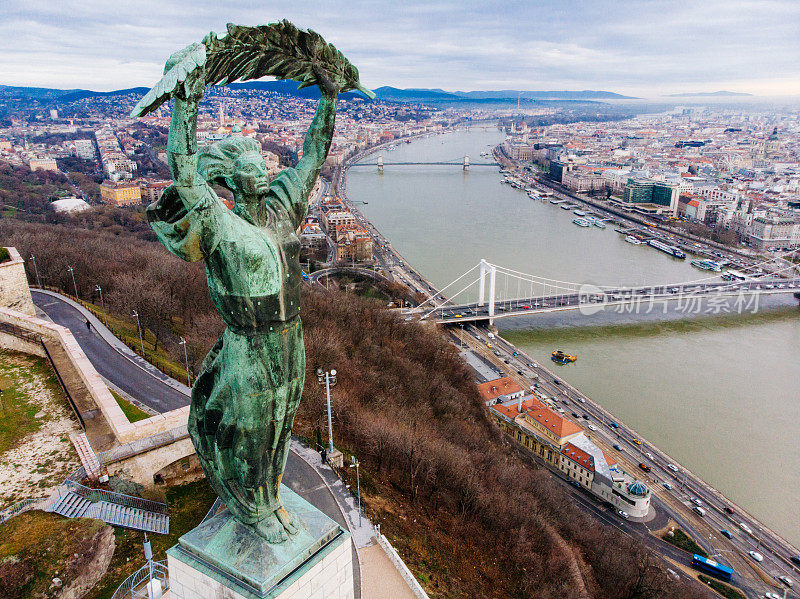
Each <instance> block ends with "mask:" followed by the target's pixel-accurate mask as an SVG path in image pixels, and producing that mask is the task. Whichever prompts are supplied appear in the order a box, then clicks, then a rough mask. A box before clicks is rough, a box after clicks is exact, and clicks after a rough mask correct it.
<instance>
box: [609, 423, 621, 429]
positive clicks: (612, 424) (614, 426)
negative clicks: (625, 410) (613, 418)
mask: <svg viewBox="0 0 800 599" xmlns="http://www.w3.org/2000/svg"><path fill="white" fill-rule="evenodd" d="M608 426H610V427H611V428H619V424H617V423H616V422H609V423H608Z"/></svg>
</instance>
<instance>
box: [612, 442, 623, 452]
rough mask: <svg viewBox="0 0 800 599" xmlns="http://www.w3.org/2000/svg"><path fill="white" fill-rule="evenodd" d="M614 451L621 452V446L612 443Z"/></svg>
mask: <svg viewBox="0 0 800 599" xmlns="http://www.w3.org/2000/svg"><path fill="white" fill-rule="evenodd" d="M614 449H616V450H617V451H622V446H621V445H620V444H619V443H614Z"/></svg>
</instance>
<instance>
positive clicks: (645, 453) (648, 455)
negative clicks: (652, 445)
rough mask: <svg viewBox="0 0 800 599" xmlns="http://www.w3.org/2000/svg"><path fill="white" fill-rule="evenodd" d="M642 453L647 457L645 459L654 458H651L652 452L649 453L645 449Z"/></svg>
mask: <svg viewBox="0 0 800 599" xmlns="http://www.w3.org/2000/svg"><path fill="white" fill-rule="evenodd" d="M644 455H645V456H646V457H647V459H648V460H653V459H655V458H653V454H652V453H650V452H649V451H645V452H644Z"/></svg>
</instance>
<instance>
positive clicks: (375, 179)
mask: <svg viewBox="0 0 800 599" xmlns="http://www.w3.org/2000/svg"><path fill="white" fill-rule="evenodd" d="M502 139H503V135H502V133H501V132H499V131H498V130H496V129H473V130H470V131H458V132H455V133H450V134H446V135H440V136H434V137H429V138H424V139H420V140H416V141H414V142H412V143H411V144H401V145H400V146H398V147H397V148H396V149H395V150H393V151H385V150H384V151H382V152H381V153H382V154H383V159H384V162H387V163H389V162H403V161H409V162H425V161H440V162H444V161H448V162H449V161H452V160H458V161H461V160H462V159H463V156H464V155H465V154H469V156H470V159H471V161H473V162H489V161H490V160H491V159H490V158H481V157H480V153H481V152H484V151H488V150H490V149H491V147H492V146H494V145H496V144H497V143H499V142H501V141H502ZM368 160H369V161H372V162H374V156H373V157H372V158H371V159H368ZM501 180H502V176H501V175H500V174H499V173H498V169H497V168H496V167H481V166H474V167H473V168H472V169H471V170H470V171H469V172H468V173H464V172H463V171H462V170H461V168H460V167H457V166H391V165H387V166H386V168H385V171H384V173H383V174H378V173H377V171H376V168H375V167H374V166H373V167H368V166H363V167H356V168H352V169H350V171H349V174H348V196H349V198H350V199H351V200H352V201H354V202H366V204H364V205H362V206H359V207H360V208H361V210H362V211H363V212H364V214H365V215H366V216H367V217H368V218H369V219H370V220H371V221H372V222H373V223H374V224H375V226H376V227H378V229H380V230H381V232H382V233H383V234H384V235H385V236H386V237H387V238H388V239H389V240H390V241H391V242H392V244H393V245H394V247H395V248H396V249H397V250H398V251H399V252H400V253H401V254H402V255H403V256H404V257H405V258H406V259H407V260H408V261H409V262H410V263H411V264H413V265H414V266H415V268H417V269H418V270H419V271H420V273H421V274H423V275H424V276H425V277H427V278H428V279H429V280H431V281H432V282H433V283H434V284H435V285H436V286H437V287H438V288H440V289H441V288H442V287H444V286H445V285H447V284H448V283H450V282H451V281H453V280H454V279H455V278H456V277H458V276H459V275H461V274H462V273H463V272H465V271H466V270H468V269H469V268H471V267H472V266H474V265H475V264H477V263H478V261H479V260H480V259H481V258H485V259H487V260H488V261H490V262H493V263H495V264H498V265H502V266H506V267H508V268H512V269H515V270H518V271H521V272H525V273H530V274H534V275H538V276H543V277H548V278H554V279H559V280H564V281H573V282H577V283H587V284H597V285H611V284H615V285H616V284H619V285H643V284H654V283H663V282H680V281H694V280H699V279H705V278H708V277H709V274H708V273H705V272H702V271H698V270H696V269H694V268H693V267H691V266H690V265H689V260H686V261H678V260H675V259H673V258H670V257H669V256H667V255H665V254H662V253H661V252H658V251H656V250H654V249H652V248H649V247H647V246H634V245H631V244H629V243H626V242H625V241H624V240H623V236H622V235H620V234H618V233H616V232H615V231H614V228H613V226H608V227H607V228H606V229H605V230H601V229H598V228H596V227H592V228H580V227H577V226H575V225H574V224H572V222H571V221H572V218H573V215H572V213H571V212H568V211H566V210H562V209H560V208H559V207H558V206H555V205H552V204H550V203H548V202H542V201H533V200H531V199H529V198H528V196H527V195H526V194H525V193H523V192H521V191H519V190H516V189H514V188H512V187H510V186H509V185H504V184H501ZM467 282H468V281H467V279H466V278H465V279H464V284H466V283H467ZM504 285H505V283H504V281H503V279H498V293H501V294H502V293H505V292H506V290H507V289H508V287H505V288H503V286H504ZM462 286H463V285H458V286H453V287H452V288H450V289H449V290H448V291H449V292H451V293H454V292H455V291H456V290H458V289H461V288H462ZM509 286H510V287H511V289H508V292H509V294H512V295H513V294H514V292H515V291H516V290H515V289H513V287H514V283H513V282H512V283H509ZM464 296H466V297H464ZM464 296H462V298H460V299H465V300H466V299H474V298H475V291H472V292H471V293H465V294H464ZM765 306H769V308H768V309H765ZM738 307H739V306H738V305H733V302H732V301H731V303H730V305H728V306H717V307H716V308H714V309H713V310H711V312H712V314H710V315H704V314H700V315H697V314H687V313H686V312H685V311H684V310H685V309H686V308H694V307H693V306H683V307H682V308H681V307H679V308H680V309H678V308H676V307H675V306H673V308H672V309H671V310H670V312H669V314H667V315H666V316H661V315H660V308H658V307H657V308H656V309H652V307H651V313H650V314H649V315H647V316H644V317H643V316H642V315H641V314H638V315H631V314H616V313H614V312H613V311H611V310H609V309H607V310H606V311H605V312H601V313H600V314H598V315H594V316H585V315H581V314H580V313H579V312H577V311H572V312H566V313H562V314H556V315H551V316H548V317H541V316H539V317H526V318H515V319H500V320H497V321H496V324H497V325H498V327H499V328H500V330H501V333H502V334H503V336H504V337H506V338H507V339H508V340H509V341H511V342H512V343H514V344H516V345H518V346H519V347H521V348H522V349H524V350H525V351H526V352H528V353H529V354H530V355H531V356H532V357H534V358H536V359H537V360H540V361H547V360H548V358H549V355H550V352H551V351H552V350H553V349H555V348H562V349H564V350H565V351H568V352H569V353H574V354H577V355H578V356H579V357H578V361H577V362H576V363H574V364H571V365H568V366H564V367H557V366H555V365H553V367H555V368H558V372H559V373H560V374H561V375H562V376H563V378H564V379H565V380H567V381H568V382H569V383H571V384H572V385H574V386H576V387H578V388H579V389H581V390H582V391H583V392H584V393H586V394H588V395H590V396H591V397H593V398H594V399H595V400H596V401H598V402H599V403H600V404H602V405H603V406H604V407H606V408H607V409H608V410H610V411H611V412H612V413H613V414H615V415H616V416H617V417H619V418H620V419H622V420H623V421H625V422H626V423H627V424H628V425H629V426H632V427H633V428H635V429H636V430H638V431H639V432H640V433H641V434H642V435H643V436H644V437H645V438H647V439H648V440H650V441H651V442H653V443H654V444H655V445H657V446H658V447H660V448H662V449H663V450H665V451H667V452H668V453H669V454H671V455H672V456H673V457H674V458H675V459H676V460H678V461H679V462H680V463H682V464H683V465H684V466H686V467H687V468H689V469H691V470H692V471H694V472H695V473H697V474H698V475H700V476H701V477H702V478H704V479H705V480H707V481H708V482H709V483H710V484H712V485H714V486H715V487H716V488H717V489H719V490H720V491H722V492H723V493H725V494H726V495H727V496H729V497H730V498H731V499H733V500H734V501H735V502H737V503H739V504H740V505H741V506H742V507H743V508H745V509H746V510H748V511H750V512H751V513H753V514H754V515H756V516H757V517H759V519H761V520H762V521H764V522H765V523H766V524H767V525H768V526H770V527H772V528H773V529H774V530H776V531H777V532H779V533H780V534H782V535H783V536H785V537H786V538H787V539H788V540H790V541H791V542H792V543H794V544H795V545H796V546H797V545H800V510H799V509H798V506H799V505H800V449H799V448H798V422H800V362H799V361H798V356H800V311H799V310H798V309H797V307H796V302H795V301H794V300H792V299H791V297H790V296H789V297H782V298H781V299H776V298H775V297H773V298H772V299H771V300H767V299H765V298H761V301H760V304H759V305H758V306H755V305H754V304H753V303H750V304H749V305H748V306H747V314H745V315H739V314H735V313H733V312H735V311H736V309H737V308H738ZM706 309H708V307H705V308H703V310H706ZM639 311H640V312H646V311H647V309H646V307H642V308H640V309H639ZM754 311H755V313H753V312H754ZM729 312H730V313H729ZM643 318H644V319H645V320H644V322H641V320H642V319H643ZM655 318H657V319H658V320H653V319H655ZM647 319H650V320H647ZM637 321H638V322H637Z"/></svg>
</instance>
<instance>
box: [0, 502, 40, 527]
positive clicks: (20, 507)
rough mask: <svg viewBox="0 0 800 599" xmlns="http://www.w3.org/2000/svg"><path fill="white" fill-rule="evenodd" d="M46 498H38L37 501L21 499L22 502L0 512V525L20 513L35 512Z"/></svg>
mask: <svg viewBox="0 0 800 599" xmlns="http://www.w3.org/2000/svg"><path fill="white" fill-rule="evenodd" d="M46 499H47V497H40V498H38V499H23V500H22V501H18V502H17V503H15V504H13V505H10V506H8V507H7V508H6V509H4V510H0V524H2V523H3V522H5V521H6V520H9V519H11V518H13V517H14V516H17V515H19V514H21V513H22V512H27V511H28V510H35V509H37V508H38V507H39V504H40V503H41V502H42V501H44V500H46Z"/></svg>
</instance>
